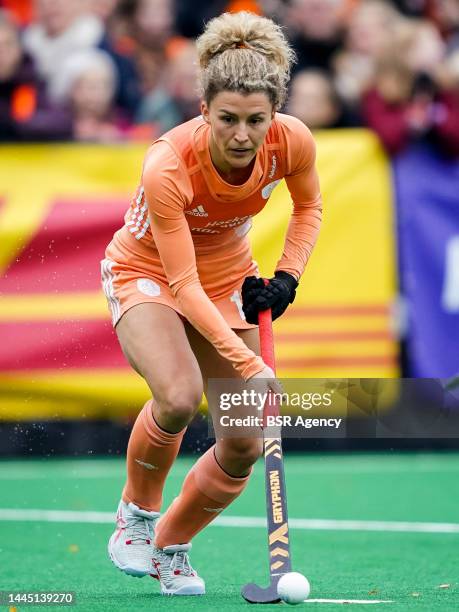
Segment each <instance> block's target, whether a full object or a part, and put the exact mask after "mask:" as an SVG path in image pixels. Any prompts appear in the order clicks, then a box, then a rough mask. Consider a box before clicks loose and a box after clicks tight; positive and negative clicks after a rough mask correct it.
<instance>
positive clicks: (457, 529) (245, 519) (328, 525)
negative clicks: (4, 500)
mask: <svg viewBox="0 0 459 612" xmlns="http://www.w3.org/2000/svg"><path fill="white" fill-rule="evenodd" d="M0 521H43V522H50V523H114V521H115V514H114V513H113V512H96V511H77V510H38V509H35V510H34V509H14V508H0ZM210 526H215V527H240V528H244V527H249V528H250V527H262V528H266V519H265V518H264V517H258V516H220V517H218V518H216V519H215V521H213V522H212V523H211V525H210ZM289 526H290V527H291V528H292V529H303V530H314V531H385V532H388V531H395V532H399V533H450V534H454V533H459V523H420V522H408V521H349V520H343V521H341V520H332V519H295V518H291V519H289Z"/></svg>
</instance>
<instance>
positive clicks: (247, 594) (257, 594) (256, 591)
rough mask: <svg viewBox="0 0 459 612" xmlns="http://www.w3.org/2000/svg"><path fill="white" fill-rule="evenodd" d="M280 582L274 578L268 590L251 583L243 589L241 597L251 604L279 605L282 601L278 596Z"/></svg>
mask: <svg viewBox="0 0 459 612" xmlns="http://www.w3.org/2000/svg"><path fill="white" fill-rule="evenodd" d="M278 582H279V580H278V578H277V577H276V578H275V579H274V578H272V582H271V584H270V585H269V586H268V587H266V588H262V587H259V586H258V585H257V584H255V583H254V582H251V583H249V584H246V585H245V586H243V587H242V589H241V595H242V597H243V598H244V599H245V600H246V601H248V602H249V603H258V604H261V603H266V604H268V603H279V602H280V600H281V599H280V597H279V595H278V594H277V583H278Z"/></svg>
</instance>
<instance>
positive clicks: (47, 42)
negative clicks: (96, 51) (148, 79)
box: [24, 0, 140, 112]
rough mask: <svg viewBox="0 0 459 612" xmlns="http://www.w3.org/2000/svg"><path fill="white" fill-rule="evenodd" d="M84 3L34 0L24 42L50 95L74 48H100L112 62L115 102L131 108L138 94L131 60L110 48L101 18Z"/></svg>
mask: <svg viewBox="0 0 459 612" xmlns="http://www.w3.org/2000/svg"><path fill="white" fill-rule="evenodd" d="M85 5H86V3H80V2H79V0H36V13H37V22H36V23H33V24H31V25H30V26H29V27H28V28H26V30H25V32H24V46H25V48H26V50H27V51H28V52H29V53H30V55H31V56H32V57H33V58H34V60H35V62H36V65H37V69H38V71H39V73H40V75H41V77H42V78H43V79H45V80H46V82H47V85H48V91H49V94H50V96H51V98H52V97H53V96H54V88H55V85H54V82H55V80H56V79H57V80H58V79H59V76H60V73H61V72H62V70H63V68H62V66H63V63H64V62H65V61H66V59H67V58H68V57H70V56H71V55H72V54H73V53H75V52H76V51H81V50H84V49H91V48H95V47H101V48H103V49H104V50H105V51H107V52H108V53H109V54H110V55H111V56H112V58H113V60H114V61H115V63H116V67H117V71H118V86H117V92H116V98H117V102H118V104H119V105H120V106H121V107H122V108H124V109H126V110H127V111H129V112H133V111H134V109H135V107H136V106H137V104H138V101H139V97H140V94H139V90H138V85H137V75H136V73H135V69H134V67H133V65H132V62H131V61H130V60H129V59H128V58H126V57H123V56H121V55H119V54H117V53H116V52H115V51H114V50H113V49H112V48H111V45H110V43H109V41H108V40H107V38H106V36H105V27H104V23H103V21H102V19H100V17H97V16H96V15H94V14H91V13H89V12H87V11H88V8H87V6H85Z"/></svg>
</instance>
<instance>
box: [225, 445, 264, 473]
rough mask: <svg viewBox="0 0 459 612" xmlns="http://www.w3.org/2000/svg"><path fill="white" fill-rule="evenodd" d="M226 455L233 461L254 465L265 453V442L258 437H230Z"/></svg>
mask: <svg viewBox="0 0 459 612" xmlns="http://www.w3.org/2000/svg"><path fill="white" fill-rule="evenodd" d="M227 443H228V444H227V445H226V448H225V455H226V456H227V457H228V459H229V460H230V461H231V462H232V463H239V464H243V465H244V466H246V467H250V466H252V465H253V464H254V463H256V461H257V460H258V459H259V457H260V456H261V455H262V453H263V442H262V440H260V439H258V438H228V439H227Z"/></svg>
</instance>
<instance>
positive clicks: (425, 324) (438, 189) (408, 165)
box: [393, 147, 459, 378]
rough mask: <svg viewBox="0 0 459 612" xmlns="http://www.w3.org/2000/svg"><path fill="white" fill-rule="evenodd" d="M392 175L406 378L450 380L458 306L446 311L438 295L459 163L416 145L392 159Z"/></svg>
mask: <svg viewBox="0 0 459 612" xmlns="http://www.w3.org/2000/svg"><path fill="white" fill-rule="evenodd" d="M393 171H394V180H395V190H396V199H397V209H398V213H397V214H398V238H399V248H398V252H399V267H400V282H401V290H402V294H403V295H404V297H405V298H406V300H407V304H408V309H409V329H408V337H407V354H408V355H407V359H408V367H409V371H408V372H407V374H408V375H409V376H414V377H438V378H443V377H449V376H452V375H453V374H455V373H457V372H458V371H459V305H458V304H457V303H456V304H455V305H454V304H450V305H449V307H447V305H446V304H445V303H444V301H445V300H444V299H443V294H444V286H445V281H446V273H447V271H446V261H447V260H446V248H447V244H448V241H450V240H451V239H452V238H453V237H454V236H456V237H457V238H458V239H459V162H458V161H451V160H447V159H444V158H441V157H439V156H438V155H437V154H434V153H433V152H432V150H431V149H429V148H428V147H416V148H411V149H410V150H408V151H407V152H406V153H404V154H402V155H400V156H398V157H397V158H396V159H395V160H394V163H393ZM457 265H459V262H457ZM456 278H457V276H456ZM457 291H459V287H458V288H457ZM456 301H457V300H456Z"/></svg>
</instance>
